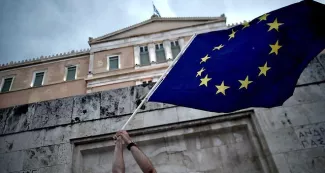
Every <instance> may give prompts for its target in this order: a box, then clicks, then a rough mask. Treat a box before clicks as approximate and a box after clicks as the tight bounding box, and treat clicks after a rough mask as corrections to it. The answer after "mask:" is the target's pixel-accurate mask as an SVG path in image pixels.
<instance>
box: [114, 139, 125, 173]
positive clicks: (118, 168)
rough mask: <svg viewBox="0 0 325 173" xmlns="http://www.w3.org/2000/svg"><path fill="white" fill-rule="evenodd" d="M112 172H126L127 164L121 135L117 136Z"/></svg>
mask: <svg viewBox="0 0 325 173" xmlns="http://www.w3.org/2000/svg"><path fill="white" fill-rule="evenodd" d="M112 173H125V166H124V159H123V139H122V137H121V136H119V137H117V140H116V143H115V150H114V161H113V166H112Z"/></svg>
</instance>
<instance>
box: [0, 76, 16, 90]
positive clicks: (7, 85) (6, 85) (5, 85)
mask: <svg viewBox="0 0 325 173" xmlns="http://www.w3.org/2000/svg"><path fill="white" fill-rule="evenodd" d="M12 79H13V78H7V79H5V80H4V82H3V86H2V89H1V92H8V91H9V90H10V86H11V83H12Z"/></svg>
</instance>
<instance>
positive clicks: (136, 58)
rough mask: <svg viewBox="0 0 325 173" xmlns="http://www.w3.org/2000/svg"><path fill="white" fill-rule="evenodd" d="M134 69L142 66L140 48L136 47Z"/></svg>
mask: <svg viewBox="0 0 325 173" xmlns="http://www.w3.org/2000/svg"><path fill="white" fill-rule="evenodd" d="M133 49H134V67H135V68H137V67H139V66H140V46H134V47H133Z"/></svg>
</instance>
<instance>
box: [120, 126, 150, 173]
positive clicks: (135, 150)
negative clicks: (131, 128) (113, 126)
mask: <svg viewBox="0 0 325 173" xmlns="http://www.w3.org/2000/svg"><path fill="white" fill-rule="evenodd" d="M116 135H117V136H121V137H122V138H123V140H124V142H125V143H126V145H127V146H128V145H129V144H130V143H132V140H131V138H130V136H129V134H128V133H127V132H126V131H119V132H117V134H116ZM130 150H131V153H132V156H133V158H134V159H135V161H136V162H137V164H138V165H139V167H140V169H141V170H142V172H143V173H156V169H155V168H154V167H153V165H152V163H151V161H150V160H149V158H148V157H147V156H146V155H145V154H144V153H143V152H142V151H141V150H140V148H139V147H138V146H137V145H132V146H131V148H130Z"/></svg>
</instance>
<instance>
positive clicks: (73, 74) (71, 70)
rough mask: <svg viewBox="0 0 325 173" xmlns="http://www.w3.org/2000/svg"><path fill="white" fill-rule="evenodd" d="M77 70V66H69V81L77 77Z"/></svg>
mask: <svg viewBox="0 0 325 173" xmlns="http://www.w3.org/2000/svg"><path fill="white" fill-rule="evenodd" d="M76 70H77V67H76V66H71V67H68V69H67V81H70V80H75V79H76Z"/></svg>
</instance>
